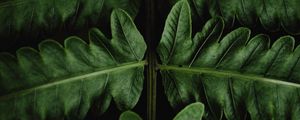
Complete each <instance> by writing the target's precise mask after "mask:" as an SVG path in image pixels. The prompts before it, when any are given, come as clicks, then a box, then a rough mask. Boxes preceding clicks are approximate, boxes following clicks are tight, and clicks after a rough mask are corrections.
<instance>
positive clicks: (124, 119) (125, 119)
mask: <svg viewBox="0 0 300 120" xmlns="http://www.w3.org/2000/svg"><path fill="white" fill-rule="evenodd" d="M119 120H143V119H142V118H141V117H140V116H139V115H138V114H136V113H135V112H132V111H125V112H123V113H122V114H121V115H120V118H119Z"/></svg>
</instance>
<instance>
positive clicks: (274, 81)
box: [159, 65, 300, 88]
mask: <svg viewBox="0 0 300 120" xmlns="http://www.w3.org/2000/svg"><path fill="white" fill-rule="evenodd" d="M159 69H160V70H175V71H181V72H185V73H191V74H195V73H196V74H210V75H217V76H230V77H233V78H241V80H256V81H261V82H266V83H272V84H279V85H286V86H291V87H296V88H300V84H297V83H292V82H287V81H283V80H280V79H275V78H266V77H264V76H259V75H255V74H247V73H239V72H234V71H226V70H217V69H212V68H199V67H192V68H190V67H179V66H168V65H159Z"/></svg>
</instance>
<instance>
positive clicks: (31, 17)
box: [0, 0, 140, 36]
mask: <svg viewBox="0 0 300 120" xmlns="http://www.w3.org/2000/svg"><path fill="white" fill-rule="evenodd" d="M116 3H119V4H116ZM139 5H140V0H130V1H128V0H119V1H118V2H116V0H67V1H66V0H4V1H3V0H2V1H0V16H1V19H0V26H1V28H0V34H1V36H4V35H10V34H16V33H22V32H26V31H31V32H33V31H34V32H42V31H44V32H45V33H47V32H52V31H56V30H58V29H60V28H63V27H67V28H69V29H79V28H82V27H84V26H86V25H93V26H95V25H97V23H98V22H99V21H100V20H101V19H108V18H109V16H110V14H111V11H112V9H114V8H121V9H124V10H126V11H127V12H129V14H130V15H131V16H132V17H135V16H136V14H137V12H138V8H139Z"/></svg>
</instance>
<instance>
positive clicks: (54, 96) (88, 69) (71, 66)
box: [0, 9, 146, 120]
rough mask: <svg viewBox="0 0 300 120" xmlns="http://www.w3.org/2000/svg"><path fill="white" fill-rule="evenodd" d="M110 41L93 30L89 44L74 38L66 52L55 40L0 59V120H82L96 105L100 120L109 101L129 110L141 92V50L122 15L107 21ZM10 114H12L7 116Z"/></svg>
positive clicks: (138, 37) (127, 18)
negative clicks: (110, 34)
mask: <svg viewBox="0 0 300 120" xmlns="http://www.w3.org/2000/svg"><path fill="white" fill-rule="evenodd" d="M111 20H112V24H111V25H112V26H111V28H112V39H111V40H109V39H107V38H106V37H105V36H104V35H103V34H102V33H101V32H100V31H99V30H98V29H92V30H91V31H90V32H89V39H90V44H86V43H85V42H84V41H83V40H81V39H80V38H78V37H76V36H73V37H69V38H67V39H66V40H65V44H64V46H65V48H63V47H62V45H60V44H59V43H57V42H55V41H54V40H46V41H43V42H42V43H40V44H39V51H40V52H37V51H36V50H34V49H32V48H28V47H24V48H21V49H19V50H18V51H17V58H15V57H14V56H12V55H10V54H8V53H2V54H1V56H0V89H1V90H0V91H1V93H0V95H1V96H0V111H1V112H0V118H1V119H6V120H9V119H23V120H31V119H39V120H43V119H71V120H73V119H83V118H84V117H85V115H86V113H87V112H88V110H89V109H90V107H91V106H92V103H93V102H95V103H96V104H97V105H98V106H99V108H98V109H99V114H101V113H103V112H105V111H106V109H107V108H108V107H109V105H110V102H111V100H113V101H115V103H116V105H117V106H118V108H119V109H120V110H128V109H132V108H133V107H134V106H135V104H136V103H137V102H138V99H139V97H140V94H141V91H142V87H143V79H144V75H143V68H144V65H145V61H142V59H143V56H144V53H145V50H146V45H145V42H144V40H143V37H142V35H141V34H140V33H139V31H138V30H137V28H136V27H135V25H134V23H133V21H132V20H131V18H130V16H129V15H128V14H127V13H125V11H123V10H120V9H117V10H115V11H114V12H113V13H112V15H111ZM11 113H14V114H11Z"/></svg>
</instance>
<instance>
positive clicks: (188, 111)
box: [173, 102, 204, 120]
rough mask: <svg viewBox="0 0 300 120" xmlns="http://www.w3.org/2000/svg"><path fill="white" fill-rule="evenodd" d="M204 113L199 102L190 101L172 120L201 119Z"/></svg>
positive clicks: (202, 106)
mask: <svg viewBox="0 0 300 120" xmlns="http://www.w3.org/2000/svg"><path fill="white" fill-rule="evenodd" d="M203 113H204V105H203V104H202V103H200V102H196V103H192V104H189V105H188V106H186V107H185V108H184V109H182V110H181V111H180V112H179V113H177V115H176V116H175V117H174V119H173V120H201V119H202V116H203Z"/></svg>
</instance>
